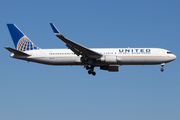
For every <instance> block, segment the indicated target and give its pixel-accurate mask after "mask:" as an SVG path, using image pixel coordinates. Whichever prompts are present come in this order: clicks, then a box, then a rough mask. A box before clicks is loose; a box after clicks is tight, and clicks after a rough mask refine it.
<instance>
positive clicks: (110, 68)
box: [100, 65, 119, 72]
mask: <svg viewBox="0 0 180 120" xmlns="http://www.w3.org/2000/svg"><path fill="white" fill-rule="evenodd" d="M100 69H101V70H108V71H109V72H118V71H119V65H109V66H108V65H106V66H100Z"/></svg>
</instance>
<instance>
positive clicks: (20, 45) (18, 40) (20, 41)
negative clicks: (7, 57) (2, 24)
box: [7, 24, 39, 51]
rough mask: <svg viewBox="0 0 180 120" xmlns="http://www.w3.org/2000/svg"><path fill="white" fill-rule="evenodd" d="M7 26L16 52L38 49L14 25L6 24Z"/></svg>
mask: <svg viewBox="0 0 180 120" xmlns="http://www.w3.org/2000/svg"><path fill="white" fill-rule="evenodd" d="M7 26H8V29H9V32H10V34H11V37H12V39H13V42H14V45H15V47H16V49H17V50H18V51H28V50H37V49H39V48H38V47H37V46H36V45H35V44H34V43H33V42H32V41H31V40H30V39H29V38H28V37H27V36H26V35H25V34H24V33H23V32H22V31H21V30H20V29H19V28H18V27H17V26H16V25H15V24H7Z"/></svg>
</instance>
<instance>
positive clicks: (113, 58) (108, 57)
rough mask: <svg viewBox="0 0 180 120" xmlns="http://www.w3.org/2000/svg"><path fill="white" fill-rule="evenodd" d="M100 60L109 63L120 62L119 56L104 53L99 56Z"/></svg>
mask: <svg viewBox="0 0 180 120" xmlns="http://www.w3.org/2000/svg"><path fill="white" fill-rule="evenodd" d="M100 61H102V62H105V63H109V64H115V63H119V62H121V59H120V58H117V56H116V55H105V56H103V57H101V58H100Z"/></svg>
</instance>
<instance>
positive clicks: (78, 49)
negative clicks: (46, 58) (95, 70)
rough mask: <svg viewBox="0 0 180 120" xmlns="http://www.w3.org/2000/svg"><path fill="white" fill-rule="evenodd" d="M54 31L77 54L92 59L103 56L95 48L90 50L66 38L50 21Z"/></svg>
mask: <svg viewBox="0 0 180 120" xmlns="http://www.w3.org/2000/svg"><path fill="white" fill-rule="evenodd" d="M50 25H51V27H52V29H53V31H54V34H55V35H56V36H57V37H58V38H60V39H61V40H62V41H63V42H65V43H66V46H67V47H68V48H69V49H71V50H72V51H73V52H74V53H75V54H76V55H78V56H79V55H82V56H87V57H89V58H92V59H97V58H100V57H102V54H100V53H97V52H95V51H93V50H90V49H88V48H86V47H84V46H82V45H80V44H78V43H75V42H73V41H71V40H69V39H67V38H65V37H64V36H63V35H62V34H61V33H60V32H59V31H58V29H57V28H56V27H55V26H54V25H53V24H52V23H50Z"/></svg>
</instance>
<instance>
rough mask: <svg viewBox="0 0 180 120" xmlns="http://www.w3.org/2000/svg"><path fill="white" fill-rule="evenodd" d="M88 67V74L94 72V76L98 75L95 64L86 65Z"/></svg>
mask: <svg viewBox="0 0 180 120" xmlns="http://www.w3.org/2000/svg"><path fill="white" fill-rule="evenodd" d="M85 67H86V70H88V74H92V75H93V76H95V75H96V72H94V66H92V65H91V66H88V65H87V66H85Z"/></svg>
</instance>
